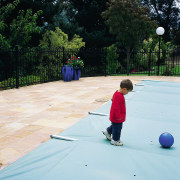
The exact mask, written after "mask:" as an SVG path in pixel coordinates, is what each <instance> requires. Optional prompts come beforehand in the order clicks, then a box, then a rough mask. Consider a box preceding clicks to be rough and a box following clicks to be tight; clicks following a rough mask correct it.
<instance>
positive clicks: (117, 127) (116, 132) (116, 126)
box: [107, 122, 123, 141]
mask: <svg viewBox="0 0 180 180" xmlns="http://www.w3.org/2000/svg"><path fill="white" fill-rule="evenodd" d="M122 125H123V123H113V122H112V124H111V126H109V127H108V128H107V132H108V133H109V134H112V139H113V140H114V141H119V140H120V136H121V129H122Z"/></svg>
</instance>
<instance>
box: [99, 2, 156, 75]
mask: <svg viewBox="0 0 180 180" xmlns="http://www.w3.org/2000/svg"><path fill="white" fill-rule="evenodd" d="M102 17H103V18H104V19H105V22H106V24H107V25H108V26H109V31H110V33H111V34H113V35H115V37H116V41H117V43H116V44H118V45H120V46H121V47H124V48H125V49H126V55H127V73H129V69H128V67H129V59H130V52H131V50H132V49H133V48H134V47H136V46H137V45H138V44H140V43H141V42H142V40H144V39H145V38H147V37H149V35H150V33H151V32H152V28H153V27H154V24H153V22H152V21H151V19H150V14H149V9H148V8H147V7H141V6H139V3H138V2H137V1H136V0H126V1H124V0H110V1H109V3H108V8H107V10H106V11H104V12H103V13H102Z"/></svg>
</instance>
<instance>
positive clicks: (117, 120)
mask: <svg viewBox="0 0 180 180" xmlns="http://www.w3.org/2000/svg"><path fill="white" fill-rule="evenodd" d="M132 90H133V84H132V82H131V81H130V80H129V79H124V80H122V81H121V83H120V89H119V90H118V91H116V92H115V93H114V95H113V98H112V105H111V110H110V117H109V120H110V121H111V126H109V127H108V128H107V129H106V130H104V131H102V133H103V134H104V135H105V136H106V138H107V139H108V140H110V141H111V144H112V145H115V146H122V145H123V142H122V141H120V136H121V129H122V125H123V122H124V121H125V120H126V106H125V99H124V95H126V94H128V93H129V92H130V91H132ZM111 135H112V138H111Z"/></svg>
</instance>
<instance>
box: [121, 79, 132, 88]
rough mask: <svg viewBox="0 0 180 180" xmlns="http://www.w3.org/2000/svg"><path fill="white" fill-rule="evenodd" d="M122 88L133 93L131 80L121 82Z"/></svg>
mask: <svg viewBox="0 0 180 180" xmlns="http://www.w3.org/2000/svg"><path fill="white" fill-rule="evenodd" d="M120 87H121V88H126V89H127V90H128V91H132V90H133V83H132V82H131V80H129V79H124V80H122V81H121V83H120Z"/></svg>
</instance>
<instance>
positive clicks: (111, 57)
mask: <svg viewBox="0 0 180 180" xmlns="http://www.w3.org/2000/svg"><path fill="white" fill-rule="evenodd" d="M118 57H119V55H118V54H117V48H116V47H115V45H111V46H109V47H108V48H107V54H106V67H107V68H106V72H107V74H115V73H117V69H118V68H119V62H118Z"/></svg>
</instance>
